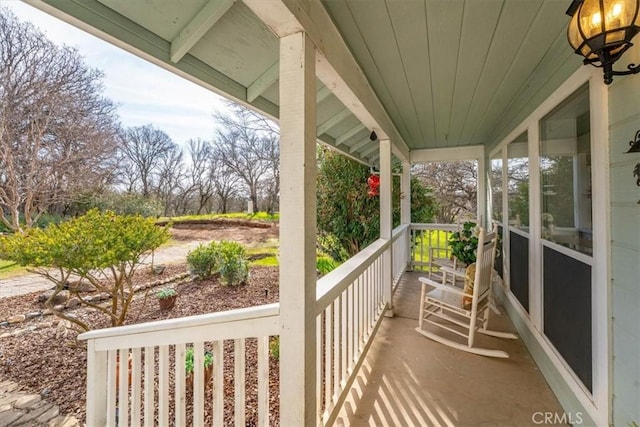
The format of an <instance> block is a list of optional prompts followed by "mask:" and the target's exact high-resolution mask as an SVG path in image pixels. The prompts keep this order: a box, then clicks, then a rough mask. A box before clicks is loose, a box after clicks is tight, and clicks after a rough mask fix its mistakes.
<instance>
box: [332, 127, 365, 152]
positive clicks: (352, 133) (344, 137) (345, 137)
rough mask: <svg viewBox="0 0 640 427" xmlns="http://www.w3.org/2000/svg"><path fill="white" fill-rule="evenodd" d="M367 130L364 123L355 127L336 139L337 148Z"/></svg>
mask: <svg viewBox="0 0 640 427" xmlns="http://www.w3.org/2000/svg"><path fill="white" fill-rule="evenodd" d="M366 129H367V128H366V127H365V126H364V125H363V124H362V123H359V124H357V125H355V126H354V127H352V128H351V129H349V130H348V131H346V132H345V133H343V134H342V135H340V136H339V137H338V138H336V147H338V146H340V145H342V144H344V143H345V142H346V141H348V140H349V139H351V138H353V137H354V136H356V135H357V134H358V133H359V132H362V131H363V130H366Z"/></svg>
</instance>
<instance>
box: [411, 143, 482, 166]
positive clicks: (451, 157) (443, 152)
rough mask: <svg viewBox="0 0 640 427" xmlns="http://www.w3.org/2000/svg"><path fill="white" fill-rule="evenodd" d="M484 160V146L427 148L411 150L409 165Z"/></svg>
mask: <svg viewBox="0 0 640 427" xmlns="http://www.w3.org/2000/svg"><path fill="white" fill-rule="evenodd" d="M481 158H482V159H484V145H466V146H462V147H452V148H429V149H425V150H413V151H412V152H411V163H420V162H455V161H461V160H477V159H481Z"/></svg>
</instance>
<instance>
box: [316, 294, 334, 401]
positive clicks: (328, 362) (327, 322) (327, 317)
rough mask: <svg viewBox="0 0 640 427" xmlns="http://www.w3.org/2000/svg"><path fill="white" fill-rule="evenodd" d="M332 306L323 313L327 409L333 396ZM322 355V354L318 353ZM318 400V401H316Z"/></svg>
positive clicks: (325, 399)
mask: <svg viewBox="0 0 640 427" xmlns="http://www.w3.org/2000/svg"><path fill="white" fill-rule="evenodd" d="M332 321H333V305H332V304H331V305H328V306H327V308H326V309H325V311H324V356H325V358H324V402H325V407H327V408H328V407H329V406H330V404H331V396H332V395H333V389H332V387H331V380H332V377H333V375H332V371H331V369H332V365H333V359H332V356H333V349H332V348H331V344H332V342H333V336H332V335H333V325H332ZM320 354H322V353H320ZM318 400H319V399H318Z"/></svg>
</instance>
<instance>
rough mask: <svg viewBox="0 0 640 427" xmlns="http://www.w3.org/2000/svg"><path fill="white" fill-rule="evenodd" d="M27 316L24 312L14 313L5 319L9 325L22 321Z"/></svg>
mask: <svg viewBox="0 0 640 427" xmlns="http://www.w3.org/2000/svg"><path fill="white" fill-rule="evenodd" d="M26 318H27V317H26V316H25V315H24V314H16V315H15V316H11V317H9V318H8V319H7V322H9V324H10V325H13V324H16V323H21V322H24V321H25V319H26Z"/></svg>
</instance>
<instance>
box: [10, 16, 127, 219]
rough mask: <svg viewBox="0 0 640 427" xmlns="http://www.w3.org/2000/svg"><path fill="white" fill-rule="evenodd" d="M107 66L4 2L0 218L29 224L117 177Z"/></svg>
mask: <svg viewBox="0 0 640 427" xmlns="http://www.w3.org/2000/svg"><path fill="white" fill-rule="evenodd" d="M102 77H103V76H102V73H101V72H100V71H98V70H95V69H91V68H89V67H87V66H86V64H84V62H83V60H82V57H81V56H80V55H79V54H78V52H77V51H76V50H75V49H72V48H69V47H59V46H56V45H55V44H53V43H51V42H50V41H49V40H47V39H46V37H45V36H44V35H43V34H42V33H41V32H40V31H38V30H36V29H35V28H34V27H33V26H32V25H30V24H27V23H22V22H20V21H19V20H18V19H17V18H16V16H15V15H13V14H12V13H11V12H10V11H9V10H7V9H4V8H0V221H2V222H3V223H4V224H5V225H6V226H8V227H9V228H11V229H13V230H19V229H20V228H21V224H20V219H19V218H20V215H23V216H24V220H25V223H26V226H27V227H31V226H32V225H33V224H34V223H35V221H36V220H37V219H38V217H39V216H40V215H41V214H42V213H44V212H46V211H47V210H48V209H49V208H50V207H51V206H54V205H56V204H63V203H67V202H70V201H72V200H73V199H74V198H76V197H77V195H78V192H79V191H80V190H85V191H86V190H90V189H92V188H94V187H101V186H103V185H104V184H105V182H108V181H109V180H110V179H111V178H112V176H113V175H112V172H113V169H112V167H113V163H112V162H110V161H109V159H112V158H113V157H114V156H113V148H112V147H114V146H115V144H114V140H115V135H116V132H117V127H118V125H117V121H116V116H115V106H114V105H113V103H112V102H111V101H109V100H107V99H106V98H103V97H102V96H101V93H102V85H101V81H102Z"/></svg>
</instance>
